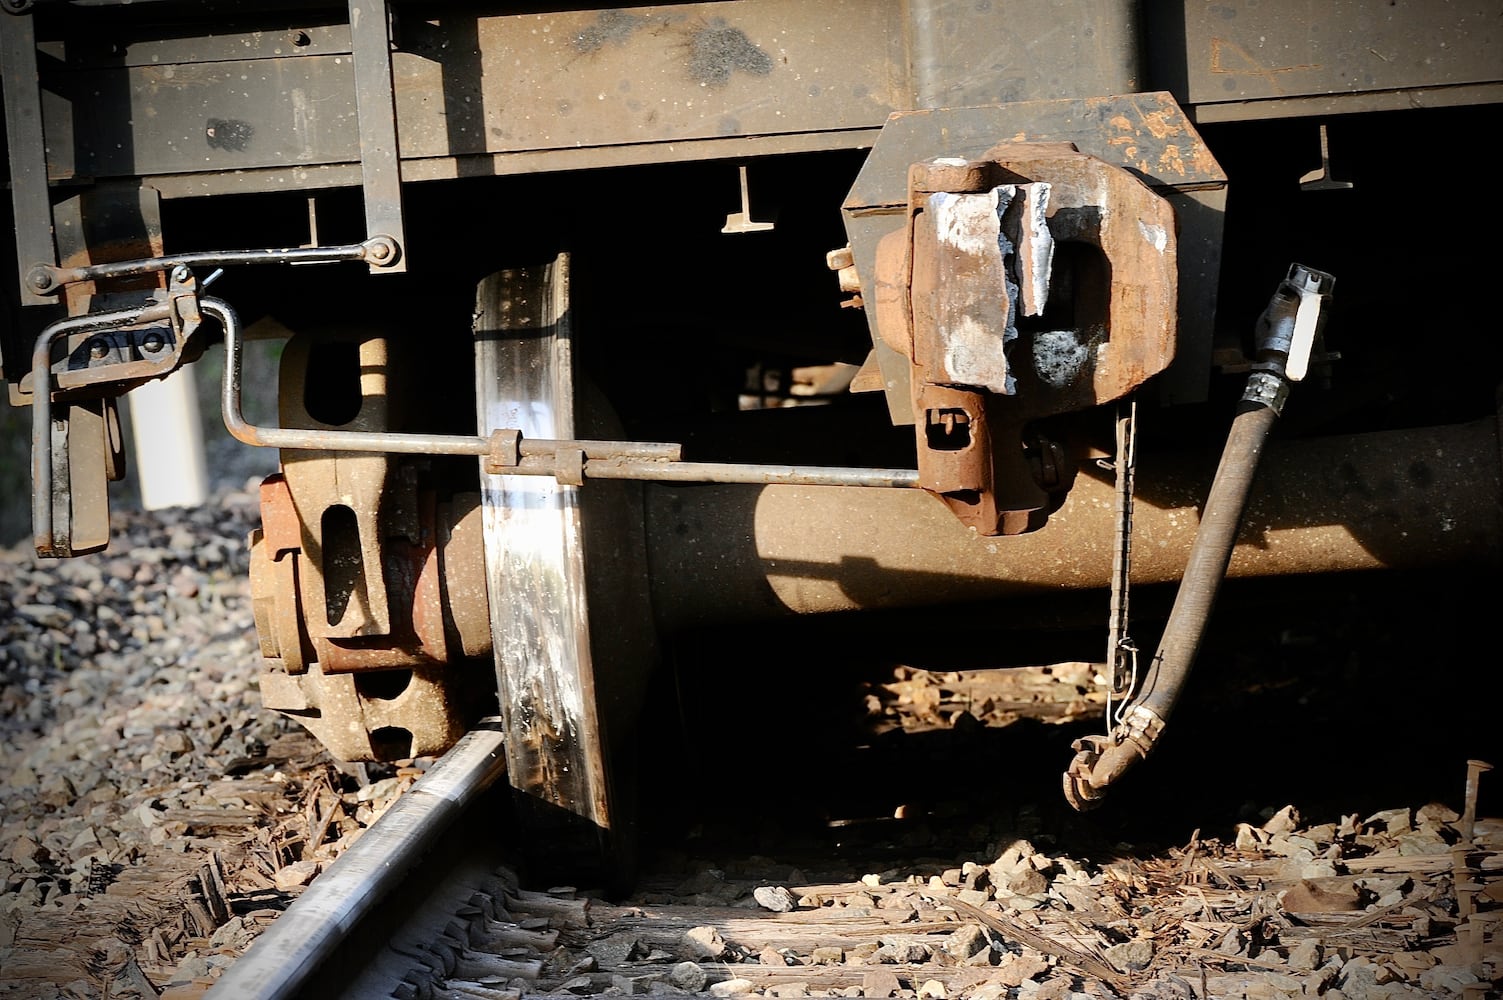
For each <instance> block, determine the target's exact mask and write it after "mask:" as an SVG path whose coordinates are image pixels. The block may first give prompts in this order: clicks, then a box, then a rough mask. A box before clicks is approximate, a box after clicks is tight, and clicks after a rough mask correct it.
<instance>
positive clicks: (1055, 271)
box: [873, 142, 1178, 535]
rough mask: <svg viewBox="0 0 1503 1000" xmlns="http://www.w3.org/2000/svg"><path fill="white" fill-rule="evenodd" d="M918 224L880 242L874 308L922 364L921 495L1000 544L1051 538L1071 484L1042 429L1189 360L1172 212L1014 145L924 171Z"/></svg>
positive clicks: (916, 194)
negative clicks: (1051, 522)
mask: <svg viewBox="0 0 1503 1000" xmlns="http://www.w3.org/2000/svg"><path fill="white" fill-rule="evenodd" d="M905 214H906V222H905V225H904V226H903V228H901V229H898V230H894V231H893V232H892V233H889V234H888V235H886V236H884V237H883V238H882V240H881V241H880V243H879V244H878V248H877V257H876V274H875V278H874V281H873V284H874V286H875V288H874V296H875V300H876V308H875V309H874V310H873V313H874V318H875V326H876V330H877V334H878V338H879V341H880V343H881V344H883V345H885V346H886V347H887V348H888V349H890V350H891V351H892V353H893V355H895V356H898V357H902V358H904V360H906V361H907V362H908V365H909V369H908V371H907V372H906V373H905V374H906V375H907V383H908V385H909V387H910V392H911V407H912V412H913V415H914V423H915V427H914V438H915V445H916V449H917V452H918V465H919V475H920V482H921V485H922V486H923V488H924V489H926V490H928V491H930V492H932V493H934V494H936V495H938V496H940V498H941V499H943V500H944V502H945V503H946V504H947V505H948V506H949V507H950V508H951V509H952V510H953V511H955V513H956V515H957V516H958V517H959V518H960V519H961V520H962V521H963V522H965V523H966V524H967V525H969V526H971V527H973V528H975V529H976V530H977V531H979V532H980V533H982V534H984V535H996V534H1017V533H1019V532H1021V531H1025V530H1029V529H1032V528H1037V527H1038V526H1039V525H1040V524H1041V523H1042V521H1043V518H1044V517H1046V516H1047V511H1048V508H1049V507H1050V506H1051V502H1052V501H1051V496H1050V494H1051V493H1058V492H1060V491H1062V489H1063V488H1064V487H1065V486H1066V485H1067V483H1064V482H1059V481H1056V482H1053V483H1050V482H1047V481H1046V478H1045V476H1042V475H1040V473H1041V472H1042V471H1043V470H1042V469H1035V467H1034V462H1033V461H1030V458H1029V456H1028V451H1029V450H1030V449H1029V446H1030V444H1031V443H1032V442H1030V441H1029V440H1027V439H1026V434H1027V431H1026V428H1027V426H1028V424H1029V422H1030V421H1032V420H1035V419H1038V418H1040V417H1044V416H1049V415H1053V414H1058V413H1068V412H1072V411H1077V410H1083V409H1087V408H1089V407H1091V406H1095V405H1098V404H1100V403H1105V402H1110V401H1112V400H1115V399H1119V398H1121V397H1122V396H1123V395H1125V394H1127V393H1128V392H1130V391H1132V390H1133V389H1135V388H1137V387H1138V386H1140V385H1142V384H1143V383H1144V382H1145V381H1146V380H1147V379H1149V378H1151V377H1152V376H1154V375H1157V374H1159V373H1160V372H1162V371H1163V370H1164V369H1165V368H1166V367H1167V366H1168V364H1169V362H1170V360H1171V359H1172V358H1173V357H1174V352H1175V349H1176V344H1177V342H1176V336H1175V332H1176V328H1175V319H1176V312H1177V309H1176V293H1177V286H1178V269H1177V265H1176V252H1177V244H1176V240H1175V220H1174V216H1173V213H1172V211H1171V209H1170V207H1169V203H1168V202H1167V201H1166V200H1165V199H1163V198H1162V197H1160V196H1159V195H1158V194H1156V193H1155V192H1154V191H1152V190H1151V189H1150V188H1148V187H1147V186H1146V185H1144V184H1143V183H1142V182H1141V181H1139V180H1138V179H1137V178H1136V177H1135V176H1133V175H1132V174H1130V173H1129V172H1128V171H1126V170H1124V169H1123V168H1120V167H1116V166H1111V165H1109V164H1107V163H1105V162H1103V161H1102V160H1100V159H1097V158H1096V157H1093V156H1090V155H1087V154H1084V153H1081V152H1079V151H1078V150H1076V149H1075V148H1074V146H1072V145H1070V144H1066V143H1045V142H1040V143H1003V144H1001V145H998V146H995V147H993V148H992V149H990V150H988V151H987V152H986V153H985V154H983V155H982V156H981V157H980V158H977V159H971V160H965V159H960V158H958V157H945V158H939V159H932V160H926V161H922V162H919V163H915V164H913V165H912V166H911V167H910V168H909V170H908V191H907V198H906V213H905ZM1057 250H1058V251H1060V253H1059V256H1058V257H1056V251H1057ZM1051 302H1052V303H1054V306H1053V309H1052V310H1051V308H1050V303H1051ZM1029 317H1033V318H1034V322H1033V323H1032V324H1031V325H1030V326H1028V327H1026V328H1025V327H1024V324H1025V323H1026V322H1027V321H1028V318H1029ZM1033 450H1036V451H1038V452H1039V454H1040V458H1041V459H1042V458H1044V457H1045V456H1046V455H1047V451H1048V446H1047V444H1041V445H1039V446H1038V447H1037V448H1035V449H1033ZM1055 478H1056V479H1057V478H1058V477H1057V476H1056V477H1055Z"/></svg>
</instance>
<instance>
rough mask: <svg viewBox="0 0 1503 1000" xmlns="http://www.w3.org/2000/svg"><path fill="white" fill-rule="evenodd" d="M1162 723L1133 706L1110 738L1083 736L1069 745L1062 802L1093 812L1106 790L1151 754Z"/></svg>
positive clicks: (1148, 710) (1153, 714)
mask: <svg viewBox="0 0 1503 1000" xmlns="http://www.w3.org/2000/svg"><path fill="white" fill-rule="evenodd" d="M1163 731H1164V720H1163V718H1162V717H1160V716H1159V714H1158V713H1157V712H1155V711H1154V710H1153V709H1151V708H1148V707H1147V706H1146V705H1134V706H1133V707H1132V708H1129V709H1128V710H1127V712H1126V714H1124V715H1123V717H1122V721H1121V723H1120V724H1118V726H1117V728H1116V729H1115V730H1114V731H1113V733H1112V734H1111V735H1110V736H1086V737H1084V738H1082V739H1078V740H1076V741H1075V742H1074V743H1073V744H1071V749H1072V750H1074V751H1076V753H1075V758H1074V759H1073V760H1071V761H1070V766H1069V767H1068V768H1067V769H1066V770H1065V777H1064V789H1065V800H1066V801H1068V802H1069V803H1070V805H1071V807H1072V808H1074V809H1075V810H1076V811H1077V812H1085V811H1086V810H1087V809H1094V808H1095V807H1096V806H1098V805H1100V804H1101V800H1102V799H1104V798H1106V790H1107V788H1108V787H1110V786H1111V784H1112V783H1113V782H1115V781H1116V780H1117V779H1118V778H1120V777H1121V776H1122V775H1123V774H1125V773H1126V772H1127V770H1128V769H1129V768H1131V767H1132V766H1133V765H1134V764H1136V763H1137V762H1138V761H1140V760H1143V759H1144V758H1145V757H1147V756H1148V755H1149V753H1151V752H1152V750H1153V747H1154V744H1155V743H1157V742H1158V739H1159V736H1160V735H1161V734H1162V733H1163Z"/></svg>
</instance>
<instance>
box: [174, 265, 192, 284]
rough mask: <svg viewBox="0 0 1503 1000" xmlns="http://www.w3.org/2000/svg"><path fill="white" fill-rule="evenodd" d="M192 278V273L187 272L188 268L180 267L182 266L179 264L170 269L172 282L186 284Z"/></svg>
mask: <svg viewBox="0 0 1503 1000" xmlns="http://www.w3.org/2000/svg"><path fill="white" fill-rule="evenodd" d="M192 277H193V272H192V271H190V270H188V268H187V267H186V266H184V265H182V264H179V265H178V266H177V267H174V268H173V269H172V280H173V281H176V282H186V281H189V280H191V279H192Z"/></svg>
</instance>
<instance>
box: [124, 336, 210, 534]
mask: <svg viewBox="0 0 1503 1000" xmlns="http://www.w3.org/2000/svg"><path fill="white" fill-rule="evenodd" d="M126 398H127V399H128V400H129V401H130V423H131V438H132V439H133V440H134V442H135V453H136V470H137V475H136V479H137V482H139V483H140V486H141V506H142V507H144V508H146V509H147V510H160V509H161V508H163V507H196V506H198V505H199V504H202V503H203V502H204V501H205V500H206V499H208V496H209V477H208V473H207V471H206V470H205V463H204V437H203V429H202V420H201V417H200V415H199V408H198V390H197V387H196V386H195V384H194V379H193V366H192V365H186V366H184V367H183V368H180V369H178V370H177V371H175V372H173V373H172V374H171V375H169V376H167V377H166V378H164V379H161V380H159V381H156V382H148V383H146V384H145V385H143V386H140V387H139V388H137V389H133V390H132V391H131V392H130V393H129V394H128V395H127V396H126Z"/></svg>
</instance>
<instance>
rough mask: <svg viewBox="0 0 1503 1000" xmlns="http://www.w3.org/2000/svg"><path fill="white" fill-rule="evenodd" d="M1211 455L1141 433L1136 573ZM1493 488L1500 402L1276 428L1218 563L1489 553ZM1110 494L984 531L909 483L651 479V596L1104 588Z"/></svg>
mask: <svg viewBox="0 0 1503 1000" xmlns="http://www.w3.org/2000/svg"><path fill="white" fill-rule="evenodd" d="M1210 471H1211V470H1210V469H1208V468H1205V467H1204V464H1203V462H1201V461H1200V460H1199V459H1198V458H1197V457H1195V456H1186V455H1178V456H1174V455H1163V454H1156V453H1155V452H1154V451H1153V449H1150V448H1147V447H1146V446H1144V447H1143V448H1142V449H1141V450H1140V452H1139V455H1138V470H1137V490H1136V497H1135V503H1134V507H1133V529H1134V532H1135V536H1136V537H1135V544H1134V546H1133V560H1132V580H1133V583H1134V584H1149V583H1162V582H1168V581H1173V580H1177V579H1179V575H1180V574H1181V573H1182V572H1183V570H1184V566H1185V558H1186V555H1187V553H1188V552H1189V547H1190V544H1191V541H1192V540H1193V538H1194V535H1195V531H1196V528H1197V526H1198V524H1199V515H1198V510H1199V506H1200V504H1201V502H1202V499H1203V498H1204V496H1205V489H1206V483H1207V482H1208V480H1209V474H1210ZM1500 495H1503V480H1500V470H1499V459H1498V430H1497V422H1496V421H1495V420H1493V419H1488V420H1484V421H1479V422H1477V423H1472V424H1463V425H1456V426H1449V427H1437V428H1427V429H1418V430H1406V431H1389V432H1383V433H1375V434H1359V435H1350V436H1337V437H1329V438H1319V439H1312V440H1306V441H1294V442H1288V443H1275V444H1273V445H1271V446H1270V447H1269V449H1268V453H1267V455H1266V456H1265V460H1264V464H1263V477H1262V479H1261V481H1260V483H1259V484H1258V486H1257V487H1256V488H1255V489H1254V491H1253V495H1252V498H1251V500H1250V502H1249V507H1248V513H1247V517H1246V521H1245V523H1244V526H1243V530H1242V533H1241V535H1240V537H1239V540H1238V544H1237V547H1236V549H1235V550H1234V551H1233V554H1232V561H1231V565H1230V568H1229V571H1228V572H1229V575H1230V576H1232V577H1255V576H1276V575H1281V574H1303V573H1325V572H1339V571H1345V570H1365V569H1381V568H1418V567H1432V566H1446V565H1458V566H1468V565H1482V566H1489V567H1491V566H1495V565H1496V562H1497V559H1498V552H1499V551H1500V545H1503V513H1500V510H1503V508H1500V504H1499V497H1500ZM1114 500H1115V498H1114V488H1113V484H1112V482H1111V481H1110V479H1109V478H1108V477H1106V476H1105V475H1101V476H1100V478H1098V477H1097V476H1096V475H1084V474H1083V475H1081V476H1080V477H1079V478H1078V479H1077V481H1076V484H1075V487H1074V489H1073V490H1072V491H1071V493H1070V497H1069V499H1068V500H1066V501H1065V504H1064V506H1063V507H1061V508H1060V510H1059V511H1057V512H1056V513H1055V514H1054V515H1053V516H1052V517H1051V518H1050V521H1049V524H1048V526H1047V527H1045V528H1044V529H1043V530H1041V531H1037V532H1033V533H1031V534H1027V535H1021V536H1017V537H1010V538H983V537H978V536H977V535H976V534H975V533H974V532H972V531H970V530H969V529H968V528H966V527H964V526H963V525H961V524H960V523H959V522H958V521H956V520H955V519H954V518H953V517H952V516H951V515H950V514H949V513H948V511H946V510H945V508H944V507H943V506H942V505H940V504H939V503H937V502H935V500H934V499H933V498H931V497H928V496H925V495H922V494H919V493H916V492H906V491H875V490H840V489H818V488H800V487H776V486H774V487H766V488H763V489H755V488H748V487H710V486H701V487H693V488H667V487H650V488H649V490H648V501H649V502H648V529H649V536H648V537H649V543H650V552H651V556H652V568H653V574H652V580H653V600H654V603H655V606H656V607H657V608H658V611H659V614H660V616H661V617H662V618H663V620H664V621H665V622H667V623H668V624H670V625H679V624H690V623H696V622H713V621H742V620H756V619H758V618H763V617H768V616H773V615H780V614H787V613H790V612H791V613H798V614H809V613H819V612H827V611H848V610H857V609H863V608H885V607H911V606H919V605H938V604H944V603H947V602H953V601H965V600H987V599H995V598H1003V597H1008V596H1015V595H1021V594H1030V593H1031V594H1038V593H1050V592H1057V591H1059V590H1069V589H1078V588H1098V587H1100V588H1104V587H1105V586H1106V585H1107V582H1108V580H1109V579H1110V574H1111V566H1112V558H1113V552H1114V550H1115V548H1116V543H1115V535H1116V531H1115V523H1114V522H1115V516H1114V511H1113V506H1114Z"/></svg>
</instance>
